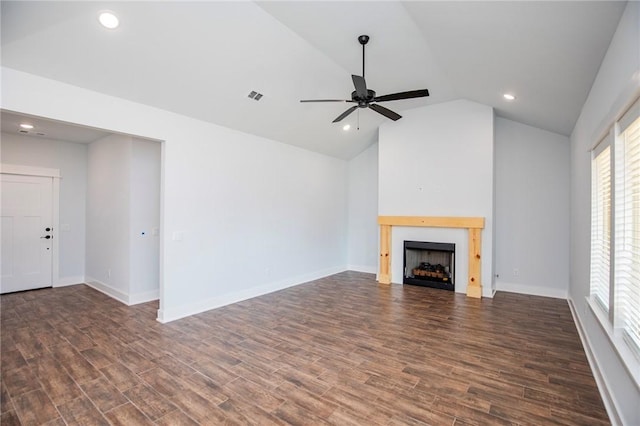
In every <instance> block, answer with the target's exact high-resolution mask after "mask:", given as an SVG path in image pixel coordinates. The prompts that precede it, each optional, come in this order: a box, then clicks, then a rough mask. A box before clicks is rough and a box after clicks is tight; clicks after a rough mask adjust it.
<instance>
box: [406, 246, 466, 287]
mask: <svg viewBox="0 0 640 426" xmlns="http://www.w3.org/2000/svg"><path fill="white" fill-rule="evenodd" d="M455 263H456V245H455V244H451V243H432V242H426V241H405V242H404V264H403V266H404V277H403V280H402V283H403V284H412V285H421V286H425V287H433V288H440V289H443V290H451V291H454V290H455V288H456V287H455V282H454V278H455Z"/></svg>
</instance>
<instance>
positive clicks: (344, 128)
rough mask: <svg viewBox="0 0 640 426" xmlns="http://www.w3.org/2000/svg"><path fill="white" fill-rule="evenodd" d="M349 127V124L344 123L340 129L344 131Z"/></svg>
mask: <svg viewBox="0 0 640 426" xmlns="http://www.w3.org/2000/svg"><path fill="white" fill-rule="evenodd" d="M350 128H351V124H345V125H344V126H342V130H344V131H345V132H346V131H347V130H349V129H350Z"/></svg>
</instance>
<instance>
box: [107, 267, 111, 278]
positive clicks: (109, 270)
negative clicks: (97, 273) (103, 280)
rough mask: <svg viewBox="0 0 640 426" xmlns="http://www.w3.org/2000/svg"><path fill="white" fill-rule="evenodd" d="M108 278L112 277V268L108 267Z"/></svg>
mask: <svg viewBox="0 0 640 426" xmlns="http://www.w3.org/2000/svg"><path fill="white" fill-rule="evenodd" d="M107 278H111V269H107Z"/></svg>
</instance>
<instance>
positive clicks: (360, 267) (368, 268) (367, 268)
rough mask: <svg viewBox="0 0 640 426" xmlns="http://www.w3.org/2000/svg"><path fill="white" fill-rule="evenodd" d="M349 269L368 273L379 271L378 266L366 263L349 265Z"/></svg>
mask: <svg viewBox="0 0 640 426" xmlns="http://www.w3.org/2000/svg"><path fill="white" fill-rule="evenodd" d="M347 270H348V271H356V272H365V273H367V274H375V273H377V272H378V266H377V265H373V266H366V265H347Z"/></svg>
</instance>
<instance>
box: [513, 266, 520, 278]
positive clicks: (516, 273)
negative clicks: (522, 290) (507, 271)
mask: <svg viewBox="0 0 640 426" xmlns="http://www.w3.org/2000/svg"><path fill="white" fill-rule="evenodd" d="M513 276H514V277H519V276H520V269H518V268H513Z"/></svg>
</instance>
